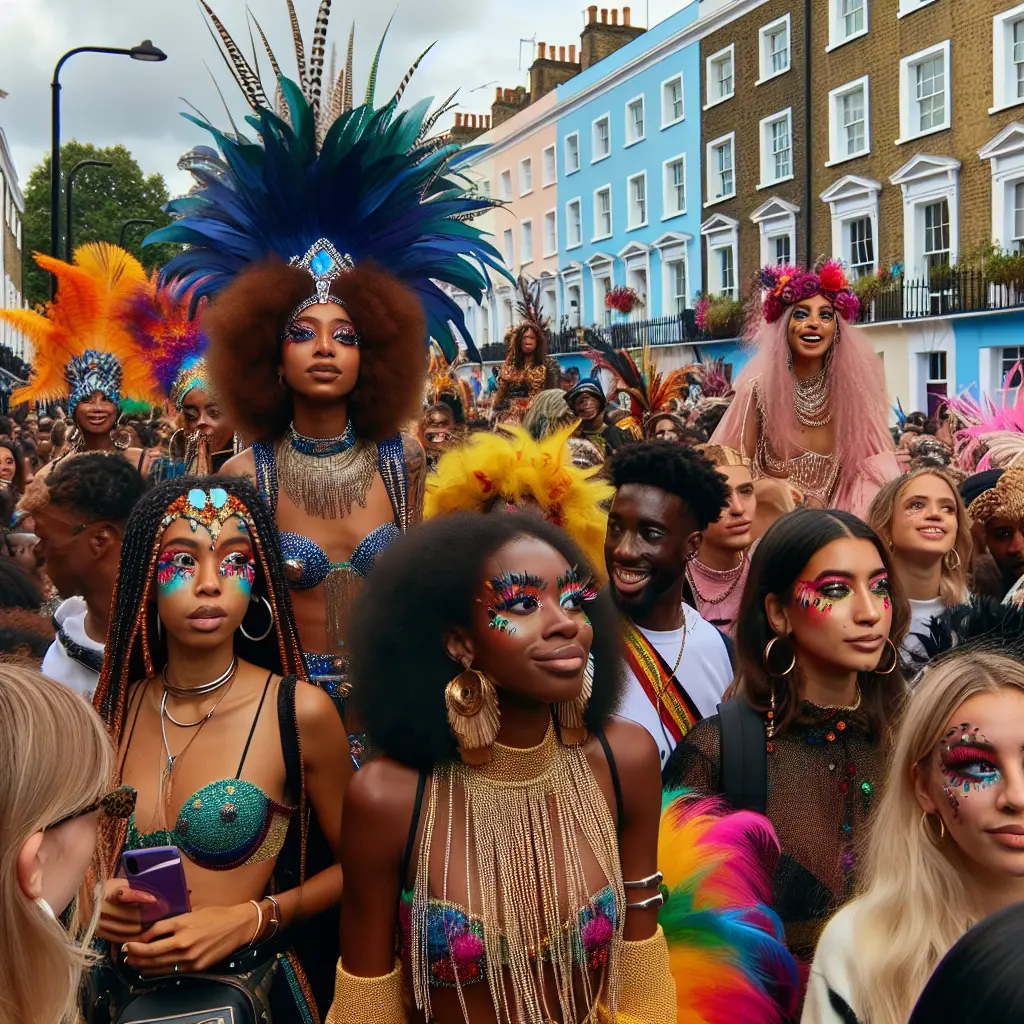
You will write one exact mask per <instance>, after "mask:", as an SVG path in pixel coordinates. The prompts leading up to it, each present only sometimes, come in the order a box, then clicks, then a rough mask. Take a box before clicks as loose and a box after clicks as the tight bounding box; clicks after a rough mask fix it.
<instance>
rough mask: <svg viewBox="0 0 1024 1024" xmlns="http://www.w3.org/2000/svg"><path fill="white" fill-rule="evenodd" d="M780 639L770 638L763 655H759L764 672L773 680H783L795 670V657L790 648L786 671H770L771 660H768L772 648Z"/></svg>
mask: <svg viewBox="0 0 1024 1024" xmlns="http://www.w3.org/2000/svg"><path fill="white" fill-rule="evenodd" d="M781 639H782V637H780V636H773V637H772V638H771V640H769V641H768V643H767V644H766V645H765V649H764V653H763V654H762V655H761V664H762V665H763V666H764V670H765V672H767V673H768V675H770V676H771V677H772V678H774V679H784V678H785V677H786V676H788V675H789V673H790V672H792V671H793V669H794V668H796V655H795V654H794V653H793V651H792V648H790V652H789V654H790V661H789V665H788V666H787V667H786V669H785V670H784V671H782V672H775V671H774V670H773V669H772V665H771V660H770V659H771V654H772V648H773V647H774V646H775V645H776V644H777V643H778V642H779V641H780V640H781Z"/></svg>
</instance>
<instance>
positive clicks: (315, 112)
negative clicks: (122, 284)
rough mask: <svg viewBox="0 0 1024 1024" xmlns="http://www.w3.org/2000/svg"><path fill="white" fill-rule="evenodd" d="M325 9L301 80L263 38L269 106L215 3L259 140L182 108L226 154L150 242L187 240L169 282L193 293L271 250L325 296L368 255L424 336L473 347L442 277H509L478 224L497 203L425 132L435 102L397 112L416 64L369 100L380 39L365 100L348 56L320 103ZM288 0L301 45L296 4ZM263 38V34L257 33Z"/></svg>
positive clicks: (482, 288)
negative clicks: (382, 98) (283, 69)
mask: <svg viewBox="0 0 1024 1024" xmlns="http://www.w3.org/2000/svg"><path fill="white" fill-rule="evenodd" d="M329 9H330V0H323V2H322V3H321V5H320V10H319V14H318V18H317V26H316V30H315V34H314V37H313V45H312V50H311V54H312V56H311V60H310V61H309V63H308V64H306V63H305V56H304V51H302V50H300V49H297V54H296V59H297V63H298V64H299V76H298V77H299V80H298V81H293V80H291V79H289V78H286V77H284V76H283V75H281V74H280V68H279V66H278V64H277V61H276V58H275V57H274V56H273V54H272V53H271V52H270V51H269V47H268V55H269V57H270V60H271V64H272V66H273V68H274V74H275V77H276V79H277V86H278V89H279V90H280V97H279V102H278V103H277V105H276V110H275V109H272V104H271V103H270V101H269V100H268V98H267V95H266V91H265V89H264V88H263V86H262V85H261V83H260V79H259V75H258V74H257V72H256V70H255V68H253V67H252V66H251V65H250V64H249V62H248V61H247V59H246V58H245V57H244V56H243V54H242V50H241V48H240V47H239V46H238V45H237V44H236V43H235V42H234V40H232V39H231V37H230V36H229V35H228V34H227V31H226V30H225V29H224V27H223V25H221V24H220V22H219V21H218V20H216V19H215V17H214V15H213V12H212V11H210V10H209V8H207V12H208V14H209V16H210V17H211V19H214V25H215V26H216V27H217V30H218V32H219V33H220V35H221V38H222V39H224V41H225V42H224V45H225V49H226V51H227V56H226V59H227V60H228V61H229V63H230V64H231V66H232V68H233V70H234V72H235V74H236V78H238V80H239V83H240V84H241V85H242V88H243V91H244V92H245V95H246V98H247V100H248V101H249V103H250V105H251V107H252V110H253V112H252V114H251V115H250V116H249V117H248V118H247V119H246V120H247V122H248V124H249V125H250V126H251V127H252V128H253V129H254V130H255V132H256V138H254V139H250V138H248V137H247V136H246V135H245V134H244V133H243V132H242V131H240V130H239V129H238V126H236V125H232V130H231V131H230V132H222V131H219V130H218V129H216V128H214V127H213V126H212V125H211V124H209V123H208V122H207V121H206V120H205V119H204V118H201V117H194V116H192V115H190V114H186V115H185V117H187V118H188V119H190V120H192V121H193V122H195V123H196V124H198V125H199V126H200V127H201V128H203V129H205V130H206V131H208V132H209V133H210V135H211V136H212V137H213V139H214V140H215V142H216V143H217V146H218V148H219V150H220V158H219V160H217V161H210V166H208V167H206V166H200V167H196V168H194V169H193V174H194V175H195V177H196V178H197V179H198V181H199V182H200V187H199V189H198V190H197V191H196V192H195V193H194V194H192V195H189V196H187V197H185V198H182V199H176V200H173V201H172V202H171V203H169V204H168V210H169V212H170V213H171V214H172V215H174V217H175V218H176V219H175V221H174V222H173V223H172V224H170V225H168V226H167V227H164V228H160V229H159V230H157V231H155V232H153V233H152V234H151V235H150V236H149V238H148V239H147V241H148V242H175V243H178V244H185V245H187V246H188V249H187V250H186V251H184V252H182V253H181V254H179V255H178V256H176V257H174V259H172V260H171V262H170V263H169V264H168V265H167V267H166V268H165V269H164V281H165V282H166V281H172V282H176V283H177V284H178V285H179V287H181V288H184V289H191V290H192V296H193V302H196V301H198V300H199V299H201V298H203V297H207V296H213V295H216V294H217V293H218V292H220V291H221V290H222V289H223V288H224V287H225V286H227V285H228V284H230V283H231V282H232V281H233V280H234V279H235V278H236V277H238V276H239V275H240V274H241V273H242V272H244V271H245V270H246V269H247V268H248V267H250V266H251V265H252V264H254V263H256V262H258V261H263V260H266V259H267V258H272V257H277V258H279V259H281V260H283V261H284V262H285V263H289V262H291V263H293V264H294V265H295V266H298V267H300V268H301V269H303V270H305V271H306V272H307V273H309V275H310V277H311V286H310V292H311V294H312V295H314V296H315V297H314V298H313V299H312V301H313V302H316V301H321V302H322V301H325V299H326V296H327V295H328V291H329V287H330V282H331V281H332V280H333V279H334V278H336V277H337V276H338V275H340V274H343V273H345V272H346V271H347V270H348V269H350V268H351V267H353V266H356V265H360V264H362V263H363V262H368V261H372V262H373V263H375V264H377V265H378V266H380V267H382V268H383V269H384V270H386V271H388V272H389V273H390V274H392V275H393V276H394V277H396V278H398V279H399V280H400V281H401V282H402V284H404V285H405V286H406V287H407V288H409V289H410V290H411V291H412V292H414V293H415V295H416V296H417V298H418V299H419V301H420V303H421V304H422V306H423V308H424V311H425V313H426V320H427V334H428V336H429V337H433V338H435V339H436V340H437V341H438V342H439V343H440V344H441V346H442V348H444V350H445V353H446V355H447V356H448V357H449V358H454V356H455V353H456V351H457V343H456V339H455V335H454V333H453V331H452V325H453V324H454V326H455V328H457V330H458V333H459V334H460V335H461V336H462V337H463V338H464V339H466V340H467V347H468V349H469V352H470V355H471V356H473V357H474V358H478V355H477V352H476V348H475V346H474V345H473V343H472V341H471V339H470V334H469V332H468V330H467V329H466V324H465V319H464V316H463V312H462V310H461V309H460V308H459V306H458V304H457V303H456V302H455V301H454V300H453V299H452V298H451V297H450V296H449V295H447V294H446V293H445V291H444V290H443V289H442V287H441V285H442V284H446V285H450V286H452V287H453V288H457V289H460V290H461V291H463V292H465V293H466V294H468V295H471V296H473V297H474V298H475V299H476V300H477V301H480V300H481V298H482V297H483V295H484V293H485V292H486V290H487V288H488V284H489V279H488V276H487V270H488V269H491V270H494V271H495V272H496V273H498V274H500V275H502V276H508V271H507V270H506V269H505V268H504V266H503V263H502V260H501V256H500V254H499V253H498V252H497V250H496V249H494V247H493V246H492V245H491V244H490V243H489V242H487V241H486V240H485V237H484V235H483V233H482V232H481V231H480V230H479V229H478V228H475V227H474V226H473V225H472V223H471V219H472V218H473V217H474V216H476V215H477V214H479V213H482V212H484V211H485V210H488V209H490V208H491V207H492V206H494V205H495V203H494V202H493V201H492V200H491V199H488V198H485V197H481V196H480V195H479V194H477V193H476V192H475V191H474V190H473V188H472V185H471V183H470V182H469V181H468V179H466V178H465V177H464V176H463V175H461V174H460V173H459V172H458V171H456V170H454V169H453V163H454V162H455V161H456V159H457V158H460V153H461V150H460V147H459V146H458V145H456V144H454V143H446V142H444V141H443V140H441V139H432V138H430V137H429V134H430V132H431V129H432V128H433V126H434V123H435V121H436V113H435V114H430V113H429V106H430V101H429V100H424V101H422V102H420V103H418V104H416V105H415V106H413V107H411V108H410V109H408V110H405V111H399V109H398V100H399V98H400V97H401V95H402V91H403V90H404V88H405V85H406V84H407V81H408V77H409V76H408V75H407V76H406V80H404V81H403V82H402V85H401V86H400V87H399V89H398V91H397V92H396V93H395V94H394V96H392V97H391V99H390V100H389V101H388V102H387V103H385V104H384V105H383V106H381V107H377V106H375V105H374V92H375V82H376V73H377V72H376V69H377V58H379V55H380V47H378V51H377V56H376V57H375V58H374V63H373V67H372V69H371V74H370V81H369V83H368V84H367V88H366V95H365V100H364V102H363V103H362V105H360V106H352V105H351V68H350V66H349V67H348V68H347V70H346V72H345V78H344V80H343V84H342V86H341V91H340V94H339V91H338V88H337V85H336V83H335V84H334V85H332V86H331V88H330V90H329V99H328V102H327V106H326V108H325V107H324V105H323V102H322V96H321V92H322V73H323V55H324V46H325V39H326V34H327V15H328V13H329ZM289 10H290V14H291V18H292V26H293V32H294V36H295V39H296V42H297V46H300V45H301V36H300V35H299V33H298V30H297V28H296V22H295V13H294V9H293V8H292V6H291V4H289ZM257 27H258V26H257ZM260 35H261V38H264V42H265V37H263V34H262V30H261V31H260ZM381 42H382V44H383V40H382V41H381ZM417 63H418V61H417ZM415 66H416V65H415V64H414V65H413V69H411V70H410V74H411V73H412V70H414V69H415ZM325 110H326V111H327V112H328V113H325ZM335 112H337V116H336V117H335V116H334V114H335ZM328 122H329V123H328ZM462 155H464V153H463V154H462ZM314 284H315V286H316V287H315V290H314V287H313V285H314ZM423 344H424V345H426V344H427V337H424V338H423Z"/></svg>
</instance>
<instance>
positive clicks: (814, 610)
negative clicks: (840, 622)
mask: <svg viewBox="0 0 1024 1024" xmlns="http://www.w3.org/2000/svg"><path fill="white" fill-rule="evenodd" d="M826 583H829V581H828V580H827V579H826V580H801V581H800V582H799V583H798V584H797V585H796V593H795V597H796V603H797V604H798V605H799V607H800V608H802V609H803V610H804V611H805V612H807V613H808V614H810V615H812V616H815V617H819V618H824V617H825V616H826V615H831V614H832V605H833V603H834V602H835V601H837V600H841V598H842V597H845V596H846V594H842V595H841V596H839V597H837V596H835V595H834V589H830V590H829V591H828V592H825V591H823V590H822V587H823V586H824V585H825V584H826ZM840 583H841V584H842V586H844V587H847V591H848V590H849V587H848V586H847V584H846V581H845V580H836V581H835V582H833V583H829V587H830V588H835V587H836V586H837V585H838V584H840Z"/></svg>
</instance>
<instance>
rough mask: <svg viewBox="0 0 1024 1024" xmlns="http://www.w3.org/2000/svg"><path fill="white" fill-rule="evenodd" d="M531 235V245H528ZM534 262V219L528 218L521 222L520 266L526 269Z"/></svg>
mask: <svg viewBox="0 0 1024 1024" xmlns="http://www.w3.org/2000/svg"><path fill="white" fill-rule="evenodd" d="M527 234H529V236H530V238H529V245H527V238H526V236H527ZM532 262H533V218H532V217H527V218H526V219H525V220H521V221H520V222H519V265H520V266H521V267H525V266H526V265H527V264H528V263H532Z"/></svg>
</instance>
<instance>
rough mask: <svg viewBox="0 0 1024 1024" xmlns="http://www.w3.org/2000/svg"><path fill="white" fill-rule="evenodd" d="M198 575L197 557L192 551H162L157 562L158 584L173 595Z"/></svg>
mask: <svg viewBox="0 0 1024 1024" xmlns="http://www.w3.org/2000/svg"><path fill="white" fill-rule="evenodd" d="M195 574H196V557H195V555H193V554H192V553H191V552H190V551H175V550H173V549H171V548H169V549H168V550H167V551H162V552H161V553H160V556H159V558H158V559H157V562H156V584H157V587H158V588H159V589H160V592H161V593H163V594H171V593H173V592H174V591H175V590H177V589H178V588H179V587H181V586H182V585H183V584H184V583H186V582H187V581H188V580H190V579H192V577H193V576H195Z"/></svg>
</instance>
